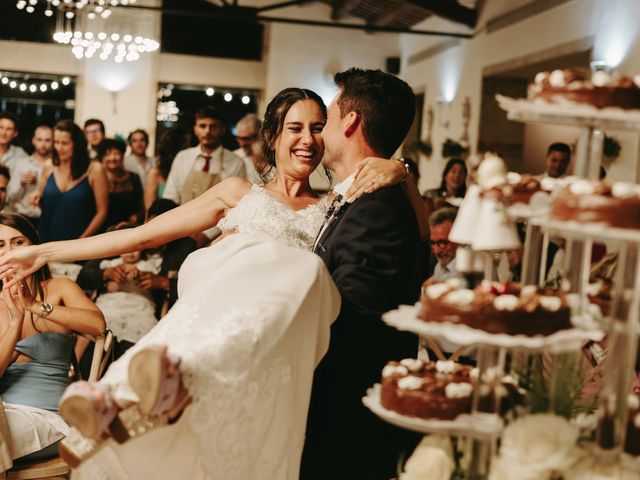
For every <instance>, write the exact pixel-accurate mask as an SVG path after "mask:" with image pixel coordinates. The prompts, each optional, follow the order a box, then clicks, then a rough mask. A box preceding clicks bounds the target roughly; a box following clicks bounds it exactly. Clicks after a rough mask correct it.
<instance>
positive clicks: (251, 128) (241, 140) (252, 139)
mask: <svg viewBox="0 0 640 480" xmlns="http://www.w3.org/2000/svg"><path fill="white" fill-rule="evenodd" d="M261 128H262V122H261V121H260V119H259V118H258V116H257V115H256V114H255V113H249V114H248V115H245V116H244V117H242V118H241V119H240V121H238V123H237V124H236V140H237V141H238V145H240V148H238V149H237V150H234V151H233V153H235V154H236V155H237V156H238V157H240V158H241V159H242V160H243V161H244V167H245V169H246V171H247V180H249V181H250V182H252V183H255V184H258V185H260V184H262V183H263V181H262V178H261V177H260V174H259V173H258V170H257V161H256V160H257V158H256V157H257V155H256V152H255V149H254V146H255V145H256V143H257V141H258V133H259V132H260V129H261Z"/></svg>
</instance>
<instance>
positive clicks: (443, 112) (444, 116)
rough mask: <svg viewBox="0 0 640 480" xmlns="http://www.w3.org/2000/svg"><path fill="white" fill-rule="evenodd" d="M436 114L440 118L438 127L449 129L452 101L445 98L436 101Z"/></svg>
mask: <svg viewBox="0 0 640 480" xmlns="http://www.w3.org/2000/svg"><path fill="white" fill-rule="evenodd" d="M436 112H437V113H436V115H437V116H438V125H440V126H441V127H443V128H445V129H448V128H449V119H450V118H451V101H449V100H447V99H446V98H444V97H440V98H438V100H436Z"/></svg>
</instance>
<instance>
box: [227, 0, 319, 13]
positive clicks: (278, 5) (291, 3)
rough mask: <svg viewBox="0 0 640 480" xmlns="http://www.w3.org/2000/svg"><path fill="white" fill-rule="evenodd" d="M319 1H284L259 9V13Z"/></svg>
mask: <svg viewBox="0 0 640 480" xmlns="http://www.w3.org/2000/svg"><path fill="white" fill-rule="evenodd" d="M234 1H236V2H237V1H238V0H234ZM316 1H318V0H288V1H282V2H277V3H272V4H270V5H265V6H263V7H258V12H259V13H262V12H267V11H269V10H277V9H279V8H286V7H294V6H295V7H301V6H303V5H305V4H307V3H311V2H316Z"/></svg>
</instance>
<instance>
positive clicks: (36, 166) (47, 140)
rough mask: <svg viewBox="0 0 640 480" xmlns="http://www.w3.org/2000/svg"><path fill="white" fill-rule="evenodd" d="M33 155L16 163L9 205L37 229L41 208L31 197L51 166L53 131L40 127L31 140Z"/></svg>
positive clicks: (47, 126)
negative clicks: (44, 172)
mask: <svg viewBox="0 0 640 480" xmlns="http://www.w3.org/2000/svg"><path fill="white" fill-rule="evenodd" d="M31 143H32V144H33V148H34V150H33V155H31V156H30V157H25V158H22V159H20V160H19V161H18V162H16V164H15V166H14V167H13V181H11V182H9V187H8V191H7V203H8V206H9V208H10V209H11V210H12V211H14V212H16V213H19V214H20V215H24V216H25V217H27V218H28V219H29V220H30V221H31V223H33V224H34V225H35V226H36V227H37V226H38V220H39V219H40V208H39V207H37V206H35V205H32V203H31V197H33V195H34V194H35V193H36V192H37V191H38V182H39V180H40V177H41V176H42V171H43V170H44V168H45V165H49V166H50V164H51V151H52V150H53V129H52V128H51V127H50V126H49V125H40V126H39V127H37V128H36V129H35V131H34V132H33V138H32V139H31Z"/></svg>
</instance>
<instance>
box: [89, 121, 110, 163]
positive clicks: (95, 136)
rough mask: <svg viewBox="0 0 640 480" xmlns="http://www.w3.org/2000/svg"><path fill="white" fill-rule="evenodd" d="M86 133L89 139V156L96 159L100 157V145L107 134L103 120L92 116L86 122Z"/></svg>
mask: <svg viewBox="0 0 640 480" xmlns="http://www.w3.org/2000/svg"><path fill="white" fill-rule="evenodd" d="M84 135H85V138H86V140H87V151H88V152H89V158H90V159H91V160H95V159H96V158H98V145H100V142H102V140H104V138H105V136H106V134H105V128H104V123H103V122H102V120H98V119H97V118H90V119H89V120H87V121H86V122H84Z"/></svg>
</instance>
